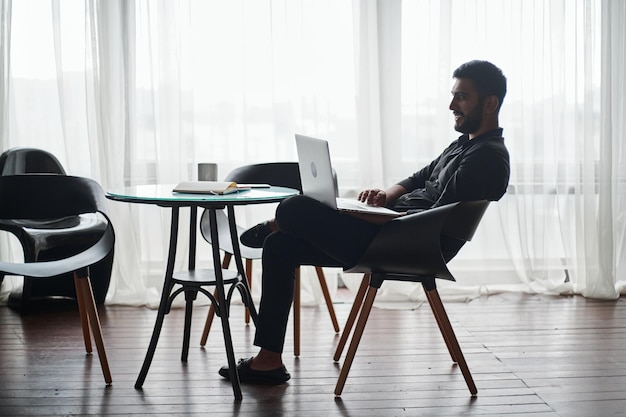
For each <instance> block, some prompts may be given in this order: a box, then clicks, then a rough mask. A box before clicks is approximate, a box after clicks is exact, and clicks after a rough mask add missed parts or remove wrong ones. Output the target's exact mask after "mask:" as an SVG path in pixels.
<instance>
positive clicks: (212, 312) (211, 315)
mask: <svg viewBox="0 0 626 417" xmlns="http://www.w3.org/2000/svg"><path fill="white" fill-rule="evenodd" d="M232 257H233V255H232V254H230V253H225V254H224V259H223V260H222V269H228V266H229V265H230V260H231V259H232ZM213 296H214V297H215V298H216V299H217V289H215V290H213ZM246 312H248V309H246ZM213 318H215V307H213V304H212V303H211V305H210V306H209V312H208V313H207V316H206V320H205V321H204V329H202V337H200V346H205V345H206V341H207V339H208V338H209V331H210V330H211V325H212V324H213Z"/></svg>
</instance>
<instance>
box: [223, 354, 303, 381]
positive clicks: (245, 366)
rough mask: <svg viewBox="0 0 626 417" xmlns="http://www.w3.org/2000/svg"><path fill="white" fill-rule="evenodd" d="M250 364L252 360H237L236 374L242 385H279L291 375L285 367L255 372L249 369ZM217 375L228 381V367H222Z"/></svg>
mask: <svg viewBox="0 0 626 417" xmlns="http://www.w3.org/2000/svg"><path fill="white" fill-rule="evenodd" d="M251 363H252V358H248V359H239V363H238V364H237V373H239V381H240V382H241V383H242V384H256V385H280V384H284V383H285V382H287V381H289V379H290V378H291V375H289V372H287V368H285V365H281V366H280V368H276V369H272V370H269V371H257V370H255V369H252V368H250V364H251ZM218 373H219V374H220V375H221V376H223V377H224V378H226V379H228V380H230V374H229V372H228V366H222V367H221V368H220V370H219V372H218Z"/></svg>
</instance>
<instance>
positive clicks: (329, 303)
mask: <svg viewBox="0 0 626 417" xmlns="http://www.w3.org/2000/svg"><path fill="white" fill-rule="evenodd" d="M315 272H316V273H317V279H318V280H319V282H320V287H322V294H324V301H326V307H327V308H328V314H330V321H332V323H333V329H335V333H339V322H338V321H337V315H336V314H335V307H334V306H333V300H332V298H331V297H330V291H328V284H327V283H326V277H325V276H324V270H323V269H322V267H320V266H316V267H315Z"/></svg>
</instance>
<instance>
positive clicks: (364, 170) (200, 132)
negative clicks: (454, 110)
mask: <svg viewBox="0 0 626 417" xmlns="http://www.w3.org/2000/svg"><path fill="white" fill-rule="evenodd" d="M0 6H1V7H0V11H1V15H0V18H1V19H2V22H1V23H2V31H1V33H0V52H1V56H0V64H2V65H1V66H0V68H1V70H2V77H1V78H2V85H1V88H2V91H1V92H2V94H0V99H1V102H0V110H2V120H3V123H2V130H1V131H2V136H0V149H2V150H4V149H7V148H10V147H12V146H35V147H41V148H44V149H47V150H50V151H52V152H53V153H55V155H57V157H59V159H60V160H61V162H62V163H63V164H64V165H65V167H66V169H67V170H68V172H69V173H71V174H75V175H85V176H91V177H94V178H96V179H97V180H99V181H100V182H101V183H102V185H103V186H104V188H113V187H119V186H123V185H125V184H141V183H153V182H172V183H174V182H177V181H179V180H181V179H187V178H189V179H193V178H194V176H195V165H196V163H198V162H217V163H218V164H219V175H220V176H221V177H223V176H224V175H226V174H227V173H228V172H229V171H230V170H231V169H232V168H234V167H236V166H238V165H242V164H247V163H254V162H261V161H275V160H295V157H296V155H295V147H294V141H293V134H294V133H296V132H299V133H305V134H310V135H315V136H320V137H325V138H327V139H328V140H329V141H330V144H331V152H332V156H333V162H334V165H335V168H336V170H337V172H338V175H339V182H340V191H341V193H342V194H345V195H353V194H354V193H355V192H356V191H357V190H359V189H361V188H363V187H369V186H372V185H376V186H387V185H390V184H392V183H393V182H395V181H397V180H398V179H401V178H403V177H404V176H406V175H408V174H409V173H411V172H413V171H415V170H416V169H418V168H419V167H421V166H422V165H423V164H424V163H426V162H428V161H429V160H430V159H432V158H433V157H435V156H436V155H437V154H438V153H439V152H440V151H441V150H442V149H443V148H444V147H445V146H446V145H447V144H448V143H449V142H450V141H451V140H453V139H454V138H455V137H456V133H455V132H454V131H453V130H452V128H451V126H452V120H451V117H450V115H449V114H450V112H449V110H448V109H447V106H448V100H449V90H450V86H451V85H452V79H451V74H452V71H453V70H454V68H455V67H457V66H458V65H459V64H461V63H462V62H464V61H467V60H470V59H475V58H479V59H488V60H491V61H493V62H494V63H496V64H497V65H498V66H500V67H501V68H502V69H503V71H504V72H505V74H506V75H507V76H508V78H509V93H508V96H507V98H506V99H505V102H504V107H503V110H502V113H501V124H502V126H503V127H504V128H505V138H506V143H507V144H508V146H509V149H510V151H511V159H512V164H513V166H512V168H513V171H512V178H511V188H510V191H509V193H508V194H507V195H506V196H505V197H504V198H503V199H502V200H501V201H500V202H498V203H495V204H493V205H492V207H491V208H490V209H489V211H488V213H487V216H486V218H485V220H484V221H483V224H481V227H480V228H479V231H478V234H477V236H476V237H475V239H474V241H473V242H472V243H471V244H469V245H467V247H466V248H464V250H463V251H462V252H461V253H460V255H459V256H458V258H457V259H455V260H454V261H453V265H452V266H451V267H452V268H453V270H454V271H455V274H456V276H457V278H458V279H459V283H457V284H454V285H450V286H448V285H443V288H442V291H443V292H444V293H447V295H448V296H449V297H450V296H452V295H454V294H456V295H458V296H459V297H460V298H461V299H465V298H468V297H473V296H476V295H478V294H481V293H493V292H495V291H500V290H518V291H519V290H521V291H537V292H549V293H580V294H583V295H585V296H590V297H598V298H615V297H616V296H617V295H618V294H619V292H621V291H623V288H624V282H623V272H624V262H623V261H624V246H623V241H624V219H623V215H622V214H621V213H623V212H624V180H625V175H624V168H621V167H622V166H624V150H623V145H622V142H623V141H622V140H621V138H622V137H624V133H625V132H624V122H623V117H622V116H623V109H624V100H625V99H624V97H626V94H624V77H625V76H624V74H625V73H626V72H625V71H624V70H625V69H626V68H624V66H625V64H624V56H625V54H624V50H623V45H624V41H625V36H624V27H625V26H626V16H625V12H624V4H623V2H621V1H619V0H614V1H608V0H607V1H600V0H573V1H572V0H545V1H534V2H528V1H522V0H510V1H507V2H502V1H497V0H447V1H438V0H437V1H435V0H415V1H409V0H405V1H402V0H379V1H375V0H369V1H367V0H363V1H357V0H354V1H347V0H343V1H337V0H327V1H320V0H288V1H270V0H267V1H240V2H224V1H209V0H197V1H196V0H186V1H183V0H181V1H164V0H162V1H150V0H144V1H140V0H136V1H123V0H109V1H97V0H91V1H89V0H87V1H84V0H64V1H62V2H61V1H58V0H20V1H19V2H11V1H10V0H0ZM35 29H36V30H35ZM111 209H112V211H113V218H114V222H115V226H116V231H117V250H116V262H115V269H114V275H113V281H112V285H111V290H110V292H109V302H114V303H128V304H134V305H141V304H148V305H153V304H154V303H155V302H156V301H157V297H158V292H159V291H160V288H161V285H162V273H163V269H164V263H165V258H166V254H167V247H166V242H167V235H168V225H169V213H168V212H167V211H165V210H163V209H159V208H156V207H150V206H145V207H142V206H135V205H133V206H131V205H124V204H120V203H111ZM272 211H273V207H255V208H254V210H250V209H242V210H241V212H238V216H239V220H240V222H241V223H243V224H253V223H254V222H256V221H258V220H261V219H264V218H266V217H268V216H271V215H272ZM180 242H181V247H180V248H179V252H180V253H183V254H184V251H185V250H186V247H185V239H180ZM0 243H1V244H2V247H0V256H6V257H17V256H19V248H16V247H15V242H11V240H10V239H9V238H7V237H6V236H0ZM200 250H201V251H202V252H201V253H202V254H203V255H201V256H202V258H201V260H200V262H208V259H207V257H206V256H207V255H206V254H207V253H208V251H206V247H204V246H202V245H201V246H200ZM181 258H184V256H182V257H181ZM179 266H180V267H182V266H183V264H182V262H181V264H180V265H179ZM256 269H257V271H258V270H259V269H260V265H259V267H257V268H256ZM337 272H338V271H337V270H329V271H328V275H329V276H330V277H331V278H334V277H335V276H336V274H337ZM358 279H359V277H349V276H345V277H344V280H346V281H347V282H349V283H351V282H352V281H354V280H358ZM620 279H621V280H622V281H620ZM11 285H13V280H9V282H8V284H7V280H5V285H4V286H3V291H4V292H5V293H6V291H7V288H9V287H10V286H11ZM256 287H257V288H258V286H256ZM309 289H310V291H311V294H312V299H315V289H316V286H315V285H310V286H309ZM385 293H386V296H387V299H391V300H409V301H412V300H416V299H417V300H420V299H421V294H420V292H419V290H418V289H416V288H414V287H406V286H393V285H389V286H386V288H385ZM384 298H385V297H383V299H384Z"/></svg>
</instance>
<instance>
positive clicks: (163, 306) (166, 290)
mask: <svg viewBox="0 0 626 417" xmlns="http://www.w3.org/2000/svg"><path fill="white" fill-rule="evenodd" d="M178 211H179V210H178V207H172V224H171V226H170V247H169V254H168V258H167V269H166V271H165V282H164V284H163V292H162V293H161V302H160V303H159V311H158V313H157V319H156V322H155V323H154V330H153V331H152V338H151V339H150V345H149V346H148V352H147V353H146V358H145V359H144V361H143V366H142V367H141V371H140V372H139V376H138V377H137V381H136V382H135V388H137V389H139V388H141V387H142V386H143V383H144V381H145V380H146V376H147V375H148V370H149V369H150V364H151V363H152V359H153V358H154V352H155V351H156V346H157V343H158V341H159V336H160V335H161V328H162V327H163V320H164V319H165V315H166V314H167V313H168V311H169V305H168V304H169V295H170V292H171V291H172V287H173V286H174V285H173V284H172V281H171V279H172V275H173V274H174V260H175V258H176V244H177V241H178Z"/></svg>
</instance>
